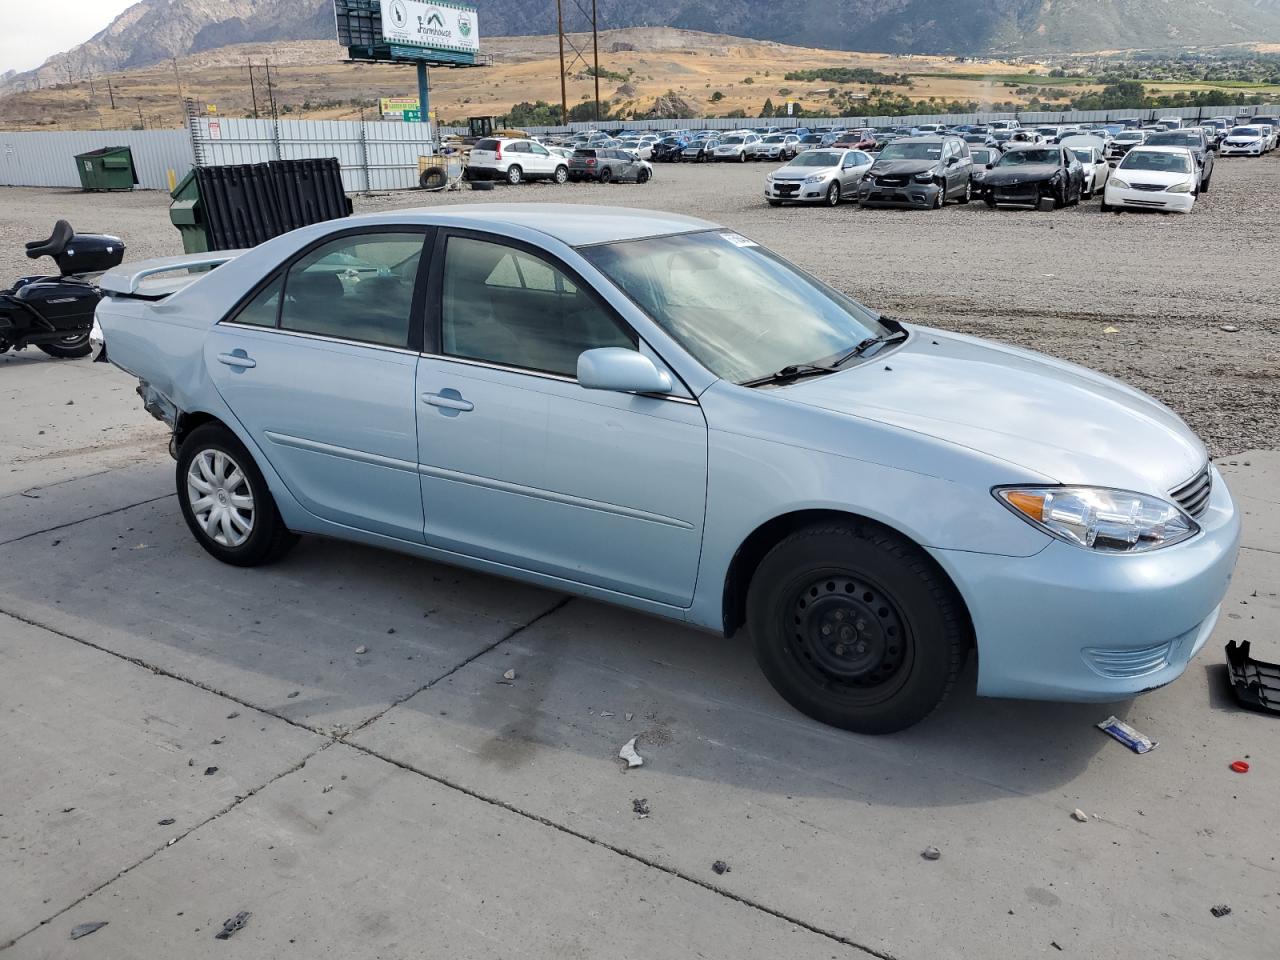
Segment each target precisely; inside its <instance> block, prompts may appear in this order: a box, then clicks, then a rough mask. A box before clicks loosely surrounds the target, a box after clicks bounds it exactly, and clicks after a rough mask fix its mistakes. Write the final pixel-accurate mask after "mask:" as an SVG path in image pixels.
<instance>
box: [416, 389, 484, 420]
mask: <svg viewBox="0 0 1280 960" xmlns="http://www.w3.org/2000/svg"><path fill="white" fill-rule="evenodd" d="M422 402H423V403H429V404H431V405H432V406H433V407H440V408H441V409H442V410H452V411H454V415H457V414H458V413H466V412H467V411H468V410H474V409H475V404H473V403H472V402H471V401H470V400H463V399H462V394H460V393H458V391H457V390H454V389H452V388H449V387H446V388H445V389H444V390H441V391H440V392H439V393H424V394H423V395H422Z"/></svg>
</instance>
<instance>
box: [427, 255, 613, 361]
mask: <svg viewBox="0 0 1280 960" xmlns="http://www.w3.org/2000/svg"><path fill="white" fill-rule="evenodd" d="M441 308H442V309H441V317H440V326H441V337H442V340H443V352H444V353H445V354H446V355H447V356H455V357H464V358H467V359H471V360H484V361H488V362H490V363H499V364H502V365H504V366H510V367H523V368H526V369H530V370H539V371H545V372H548V373H557V374H561V375H563V376H567V377H572V376H576V374H577V370H578V355H579V354H581V353H582V352H583V351H584V350H591V349H593V348H595V347H630V348H634V347H635V346H636V341H635V340H634V339H633V337H632V336H631V334H630V333H628V332H626V331H624V330H623V329H622V328H621V327H620V326H619V325H618V324H617V323H616V322H615V321H614V319H613V317H612V316H611V315H610V314H609V313H608V312H607V311H606V310H605V309H604V308H603V307H602V306H601V305H600V304H599V303H597V302H596V300H595V299H594V298H592V297H591V296H589V295H588V294H586V293H585V292H584V291H583V290H581V289H579V288H578V287H577V285H575V284H574V283H573V281H572V280H570V279H569V278H568V277H566V276H565V275H564V273H563V272H562V271H561V270H560V269H559V268H558V267H556V266H554V265H553V264H552V263H551V262H550V261H547V260H544V259H543V258H542V257H539V256H536V255H534V254H531V253H526V252H525V251H523V250H518V249H516V248H514V247H508V246H506V245H505V244H500V243H490V242H488V241H485V240H474V239H471V238H469V237H451V238H450V239H449V242H448V246H447V247H446V249H445V262H444V296H443V300H442V304H441Z"/></svg>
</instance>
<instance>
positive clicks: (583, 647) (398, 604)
mask: <svg viewBox="0 0 1280 960" xmlns="http://www.w3.org/2000/svg"><path fill="white" fill-rule="evenodd" d="M165 468H167V464H162V465H161V469H165ZM110 481H111V478H110V476H109V475H107V476H104V477H101V478H96V479H93V478H91V479H90V480H88V481H86V482H87V483H93V482H110ZM0 596H4V597H6V598H8V599H7V600H6V601H5V603H4V605H3V609H5V610H6V611H7V612H11V613H14V614H16V615H18V616H22V617H25V618H28V619H30V620H31V621H33V622H35V623H37V624H40V625H43V626H48V627H51V628H53V629H57V630H60V631H62V632H65V633H67V634H68V635H70V636H73V637H76V638H79V639H83V640H86V641H88V642H90V643H93V644H94V645H96V646H100V647H102V648H104V649H107V650H110V651H112V652H114V653H117V654H119V655H121V656H125V657H129V658H133V659H136V660H138V661H140V662H142V663H144V664H147V665H150V666H154V667H156V668H159V669H161V670H163V671H165V672H170V673H173V674H175V675H177V676H180V677H183V678H187V679H190V680H192V681H194V682H196V683H199V684H201V685H202V686H205V687H207V688H210V689H213V690H217V691H220V692H225V693H226V694H228V695H229V696H232V697H234V698H236V699H238V700H241V701H242V702H244V703H247V704H249V705H252V706H255V707H258V708H260V709H263V710H266V711H269V712H271V713H274V714H276V715H279V716H282V717H285V718H287V719H290V720H292V721H295V722H298V723H300V724H304V725H306V726H308V727H310V728H312V729H316V730H320V731H322V732H326V733H335V734H338V735H341V734H344V733H346V732H348V731H351V730H353V729H355V728H357V727H359V726H361V725H363V724H366V723H368V722H369V721H370V720H372V719H373V718H375V717H377V716H379V715H381V714H382V713H383V712H384V711H387V710H388V709H389V708H391V707H393V705H395V704H399V703H401V702H402V701H406V700H407V702H406V703H404V704H403V705H402V706H399V707H396V708H395V714H389V715H388V716H389V717H390V716H395V715H400V714H406V713H407V714H418V715H420V716H423V717H433V718H434V717H438V716H439V714H440V711H442V710H443V711H445V712H446V714H447V716H448V717H449V719H448V721H447V722H446V721H442V722H437V723H433V724H432V733H433V735H437V736H439V735H456V736H457V737H458V738H459V740H460V741H461V742H463V743H464V744H465V746H463V749H464V750H465V751H467V752H469V753H472V754H474V755H475V756H477V757H479V758H480V759H481V760H482V761H486V762H493V763H495V764H498V765H499V766H505V767H507V768H508V769H512V768H516V767H519V766H521V765H522V764H524V763H526V762H528V761H529V760H530V759H531V758H532V757H533V756H534V755H535V754H537V753H539V752H540V751H545V750H547V749H554V750H557V751H562V752H563V751H568V752H570V753H575V752H576V753H580V754H584V755H586V756H589V757H591V758H600V757H604V758H608V759H609V760H610V761H611V762H612V761H613V758H615V757H616V754H617V750H618V748H619V746H621V744H622V743H623V742H625V740H626V739H627V738H628V736H632V735H639V736H640V745H641V749H642V751H648V752H650V753H651V754H652V755H655V756H658V755H662V754H667V755H668V757H669V759H668V760H667V761H664V762H672V761H674V764H675V768H676V769H679V770H680V772H681V774H682V775H684V776H690V777H695V778H703V779H707V780H712V781H716V782H718V783H722V784H723V783H738V784H741V785H743V786H747V785H749V786H750V787H751V788H752V789H756V790H761V789H763V790H768V791H777V792H787V793H792V792H812V793H819V794H821V793H835V794H844V793H846V792H847V791H848V790H849V789H851V788H853V789H855V790H857V791H861V792H863V793H865V795H866V796H867V798H868V799H870V800H872V802H877V803H886V804H904V805H912V806H920V805H951V804H964V803H973V802H980V801H982V800H985V799H990V798H992V797H998V796H1002V795H1008V794H1009V793H1010V792H1013V793H1018V794H1034V793H1041V792H1046V791H1051V790H1054V789H1056V788H1059V787H1061V786H1062V785H1063V784H1065V783H1067V782H1069V781H1070V780H1071V779H1072V778H1073V777H1075V776H1076V775H1077V774H1078V773H1079V772H1080V771H1082V770H1083V769H1084V768H1085V767H1086V766H1087V765H1088V764H1089V762H1090V759H1091V758H1092V757H1093V755H1094V754H1095V753H1096V752H1097V751H1098V750H1099V749H1101V748H1102V747H1103V746H1104V744H1106V743H1107V741H1106V738H1105V737H1102V736H1101V735H1100V734H1099V733H1098V731H1097V730H1096V729H1094V727H1093V724H1094V723H1096V722H1097V721H1098V720H1100V719H1102V718H1104V717H1106V716H1107V714H1108V713H1111V712H1117V713H1120V714H1122V715H1123V713H1124V711H1125V709H1126V706H1125V705H1119V706H1107V705H1075V704H1046V703H1032V702H1019V701H999V700H988V699H982V698H978V697H976V696H975V695H974V692H973V687H974V678H975V672H974V669H973V662H972V659H971V660H970V663H969V666H968V669H967V670H966V671H965V673H964V675H963V676H962V678H961V681H960V683H959V684H958V685H957V687H956V689H955V690H954V691H953V694H952V696H951V698H950V699H949V700H948V702H947V703H945V704H944V705H943V706H942V707H941V708H940V709H939V710H938V712H937V713H935V714H934V715H933V716H932V717H931V718H929V719H928V720H926V721H925V722H924V723H922V724H920V725H919V726H917V727H915V728H912V729H910V730H907V731H904V732H902V733H899V734H895V735H891V736H886V737H869V736H860V735H856V734H851V733H847V732H844V731H840V730H835V729H833V728H830V727H827V726H824V725H822V724H820V723H817V722H815V721H812V720H810V719H808V718H807V717H804V716H803V715H801V714H800V713H798V712H797V711H795V710H794V709H792V708H791V707H790V706H789V705H787V704H786V703H785V702H783V701H782V700H781V698H780V697H778V695H777V694H776V693H775V692H774V691H773V690H772V688H771V687H770V686H769V684H768V683H767V682H766V681H765V679H764V678H763V676H762V675H761V674H760V672H759V670H758V669H757V667H756V664H755V662H754V659H753V657H752V655H751V651H750V647H749V641H748V638H747V637H746V636H745V634H742V633H740V634H739V635H738V636H736V637H734V638H729V639H725V638H722V637H717V636H714V635H710V634H707V633H703V632H699V631H695V630H692V629H689V628H687V627H683V626H681V625H679V624H674V623H670V622H667V621H664V620H659V619H656V618H653V617H648V616H644V615H640V614H637V613H634V612H631V611H626V610H622V609H619V608H614V607H610V606H606V605H603V604H598V603H594V602H591V601H586V600H581V599H575V600H571V601H568V602H567V603H566V602H565V598H563V597H561V596H560V595H558V594H555V593H552V592H550V591H546V590H540V589H537V588H534V587H529V586H526V585H523V584H518V583H514V582H512V581H508V580H505V579H501V578H498V577H490V576H486V575H481V574H475V573H470V572H467V571H464V570H461V569H458V568H454V567H449V566H443V565H439V564H435V563H430V562H427V561H423V560H418V559H414V558H410V557H405V556H402V555H399V554H395V553H391V552H387V551H382V550H377V549H371V548H365V547H361V546H355V545H351V544H347V543H338V542H334V541H327V540H323V539H318V538H304V539H303V541H302V542H301V543H300V544H299V546H298V548H297V549H296V550H295V551H294V553H293V554H292V555H290V556H289V557H288V558H286V559H285V560H284V561H283V562H281V563H279V564H276V565H274V566H270V567H263V568H258V569H252V570H246V569H240V568H235V567H229V566H225V565H223V564H219V563H217V562H216V561H215V560H213V559H212V558H210V557H209V556H207V555H206V554H205V553H204V552H203V551H202V550H201V549H200V548H199V547H198V546H197V544H196V543H195V542H194V541H193V540H192V538H191V537H190V536H189V534H188V531H187V530H186V528H185V526H184V524H183V522H182V519H181V516H180V514H179V511H178V509H177V503H176V500H174V499H173V498H165V499H162V500H159V501H155V502H151V503H147V504H144V505H140V506H137V507H132V508H129V509H126V510H123V511H120V512H116V513H111V514H109V515H105V516H101V517H97V518H95V519H92V520H87V521H85V522H83V523H77V524H74V525H71V526H69V527H66V528H65V529H61V530H57V531H53V532H50V533H47V534H36V535H34V536H29V537H27V538H25V539H23V540H20V541H17V542H13V543H10V544H8V545H6V546H4V547H0ZM507 669H514V670H515V671H516V676H517V679H516V680H514V681H510V682H500V681H502V680H503V678H502V674H503V673H504V672H505V671H506V670H507ZM428 687H429V689H426V688H428ZM415 694H416V695H415ZM410 698H411V699H410ZM605 714H609V716H605ZM628 715H629V716H630V717H631V720H630V722H628V723H624V722H623V719H622V718H624V717H626V716H628ZM606 721H607V722H606ZM382 722H383V721H379V724H381V723H382ZM397 722H400V721H397ZM376 726H378V724H375V727H376ZM904 782H911V783H913V784H915V785H916V787H917V788H918V789H916V788H913V789H911V790H908V791H904V790H903V789H901V788H902V785H903V783H904Z"/></svg>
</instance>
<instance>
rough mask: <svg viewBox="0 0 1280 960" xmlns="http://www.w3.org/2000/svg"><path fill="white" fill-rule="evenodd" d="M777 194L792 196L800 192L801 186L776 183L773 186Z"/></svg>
mask: <svg viewBox="0 0 1280 960" xmlns="http://www.w3.org/2000/svg"><path fill="white" fill-rule="evenodd" d="M773 189H774V191H775V192H777V193H779V194H786V195H792V194H797V193H799V192H800V184H798V183H775V184H774V185H773Z"/></svg>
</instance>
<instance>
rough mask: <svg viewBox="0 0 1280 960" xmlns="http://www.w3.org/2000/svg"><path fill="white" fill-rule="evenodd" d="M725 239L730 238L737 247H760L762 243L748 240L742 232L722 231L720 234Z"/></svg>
mask: <svg viewBox="0 0 1280 960" xmlns="http://www.w3.org/2000/svg"><path fill="white" fill-rule="evenodd" d="M720 236H721V237H723V238H724V239H725V240H728V241H729V242H730V243H732V244H733V245H734V246H735V247H758V246H760V244H758V243H756V242H755V241H754V240H748V239H747V238H746V237H744V236H743V235H742V234H740V233H722V234H720Z"/></svg>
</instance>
